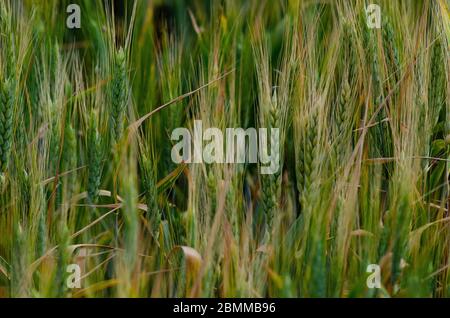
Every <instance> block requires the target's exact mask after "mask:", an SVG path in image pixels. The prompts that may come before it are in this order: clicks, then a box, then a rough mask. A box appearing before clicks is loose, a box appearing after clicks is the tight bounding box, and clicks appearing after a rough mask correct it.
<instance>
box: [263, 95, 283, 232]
mask: <svg viewBox="0 0 450 318" xmlns="http://www.w3.org/2000/svg"><path fill="white" fill-rule="evenodd" d="M278 106H279V105H278V100H277V95H276V91H275V92H274V94H273V96H272V101H271V105H270V108H269V110H268V111H267V115H266V116H267V124H268V126H269V133H270V132H271V129H274V128H275V129H276V128H278V129H280V128H281V127H280V109H279V107H278ZM270 137H271V139H270V145H271V151H273V152H274V154H275V153H278V156H279V155H280V154H279V151H280V149H279V147H278V145H277V142H276V140H275V139H273V138H272V137H274V136H272V133H270ZM280 142H282V141H280ZM280 176H281V172H280V171H278V172H277V173H275V174H271V175H264V176H262V192H263V200H262V203H263V207H264V211H265V213H266V218H267V224H268V226H269V228H271V227H272V225H273V217H274V213H275V210H276V209H277V207H278V195H279V192H280V187H281V179H280Z"/></svg>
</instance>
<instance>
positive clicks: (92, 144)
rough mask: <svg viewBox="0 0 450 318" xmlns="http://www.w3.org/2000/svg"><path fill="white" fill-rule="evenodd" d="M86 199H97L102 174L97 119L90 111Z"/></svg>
mask: <svg viewBox="0 0 450 318" xmlns="http://www.w3.org/2000/svg"><path fill="white" fill-rule="evenodd" d="M87 145H88V185H87V192H88V200H89V202H90V203H94V202H95V201H96V199H97V195H98V189H99V187H100V181H101V175H102V155H101V142H100V135H99V133H98V130H97V120H96V116H95V114H94V112H92V114H91V117H90V122H89V129H88V140H87Z"/></svg>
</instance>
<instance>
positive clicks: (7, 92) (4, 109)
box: [0, 80, 14, 174]
mask: <svg viewBox="0 0 450 318" xmlns="http://www.w3.org/2000/svg"><path fill="white" fill-rule="evenodd" d="M13 108H14V90H13V86H12V83H11V81H10V80H6V81H3V82H0V174H1V173H4V172H6V169H7V167H8V161H9V156H10V152H11V144H12V134H13Z"/></svg>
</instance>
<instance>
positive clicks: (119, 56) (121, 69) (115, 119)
mask: <svg viewBox="0 0 450 318" xmlns="http://www.w3.org/2000/svg"><path fill="white" fill-rule="evenodd" d="M112 73H113V74H112V79H111V90H110V98H111V100H110V102H111V113H110V118H109V122H110V131H111V138H112V141H113V142H116V141H117V140H118V139H119V138H120V136H121V134H122V128H123V127H122V126H123V117H124V113H125V111H126V105H127V98H128V90H127V73H126V56H125V52H124V50H123V48H120V49H119V50H118V51H117V52H115V54H114V65H113V72H112Z"/></svg>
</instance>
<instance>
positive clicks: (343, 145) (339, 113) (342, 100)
mask: <svg viewBox="0 0 450 318" xmlns="http://www.w3.org/2000/svg"><path fill="white" fill-rule="evenodd" d="M350 102H351V87H350V83H349V80H348V78H347V76H344V79H343V83H342V87H341V90H340V93H339V101H338V107H337V109H336V143H335V150H336V151H335V153H336V156H337V160H338V162H340V161H341V159H342V157H343V156H344V155H345V153H346V150H347V148H348V131H349V125H348V122H349V115H348V109H349V106H350Z"/></svg>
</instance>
